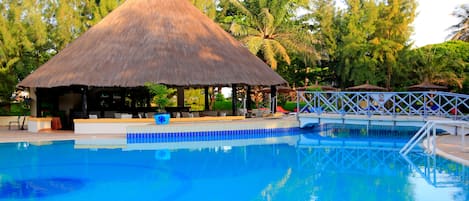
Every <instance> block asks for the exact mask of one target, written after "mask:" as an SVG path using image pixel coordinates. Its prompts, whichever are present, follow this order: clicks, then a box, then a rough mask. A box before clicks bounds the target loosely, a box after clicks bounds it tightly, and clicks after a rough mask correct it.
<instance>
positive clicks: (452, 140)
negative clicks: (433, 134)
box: [424, 135, 469, 166]
mask: <svg viewBox="0 0 469 201" xmlns="http://www.w3.org/2000/svg"><path fill="white" fill-rule="evenodd" d="M465 140H466V141H467V142H466V144H465V145H463V144H462V142H461V141H462V140H461V136H454V135H444V136H439V137H437V140H436V148H437V149H436V153H437V154H438V155H440V156H442V157H445V158H447V159H450V160H452V161H456V162H458V163H462V164H464V165H466V166H469V138H468V137H467V136H466V139H465ZM424 145H425V143H424Z"/></svg>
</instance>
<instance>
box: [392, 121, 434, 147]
mask: <svg viewBox="0 0 469 201" xmlns="http://www.w3.org/2000/svg"><path fill="white" fill-rule="evenodd" d="M433 126H434V123H433V122H431V121H427V122H426V123H425V124H424V125H423V126H422V128H420V129H419V130H418V131H417V133H416V134H415V135H414V136H413V137H412V138H411V139H410V140H409V141H408V142H407V143H406V144H405V145H404V147H402V149H401V150H400V151H399V153H400V154H402V155H404V156H405V155H407V153H409V151H410V150H412V149H413V148H414V147H415V145H416V144H417V143H419V142H420V140H422V138H423V137H424V136H426V135H428V129H431V128H432V127H433Z"/></svg>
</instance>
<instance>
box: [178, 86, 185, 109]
mask: <svg viewBox="0 0 469 201" xmlns="http://www.w3.org/2000/svg"><path fill="white" fill-rule="evenodd" d="M177 99H178V107H184V87H178V88H177Z"/></svg>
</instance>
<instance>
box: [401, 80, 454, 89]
mask: <svg viewBox="0 0 469 201" xmlns="http://www.w3.org/2000/svg"><path fill="white" fill-rule="evenodd" d="M447 89H448V87H445V86H440V85H435V84H432V83H430V82H429V81H424V82H422V83H420V84H416V85H412V86H410V87H407V90H409V91H444V90H447Z"/></svg>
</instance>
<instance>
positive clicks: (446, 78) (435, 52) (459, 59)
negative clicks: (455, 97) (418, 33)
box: [407, 41, 469, 91]
mask: <svg viewBox="0 0 469 201" xmlns="http://www.w3.org/2000/svg"><path fill="white" fill-rule="evenodd" d="M408 54H409V55H410V56H409V60H408V61H407V63H408V65H409V67H410V68H412V69H414V71H413V72H411V74H409V78H408V79H409V80H411V79H412V78H413V77H414V78H418V80H417V81H416V82H422V81H424V80H428V81H430V82H432V83H436V84H441V85H445V86H448V87H450V88H451V89H454V90H456V91H463V87H464V80H465V79H467V77H468V73H469V43H467V42H463V41H448V42H445V43H440V44H434V45H428V46H424V47H421V48H418V49H415V50H411V51H410V52H409V53H408Z"/></svg>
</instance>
